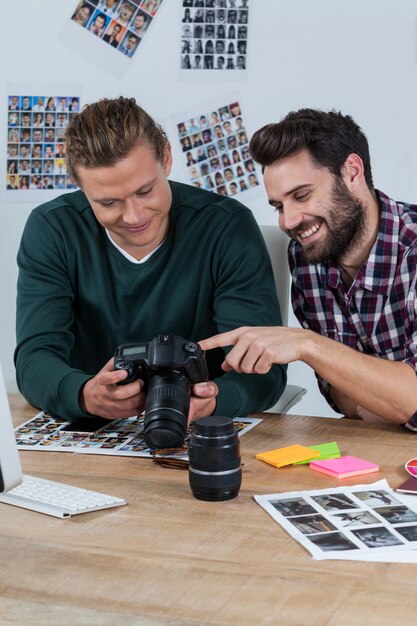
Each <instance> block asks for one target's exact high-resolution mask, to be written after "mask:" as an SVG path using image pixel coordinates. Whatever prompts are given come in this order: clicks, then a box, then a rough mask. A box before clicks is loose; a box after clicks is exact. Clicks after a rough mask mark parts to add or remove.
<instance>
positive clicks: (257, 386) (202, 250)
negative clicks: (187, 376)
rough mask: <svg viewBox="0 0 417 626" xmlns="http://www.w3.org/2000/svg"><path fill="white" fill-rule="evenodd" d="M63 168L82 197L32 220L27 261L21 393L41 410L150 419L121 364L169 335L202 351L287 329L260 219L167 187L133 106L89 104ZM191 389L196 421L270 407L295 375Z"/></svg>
mask: <svg viewBox="0 0 417 626" xmlns="http://www.w3.org/2000/svg"><path fill="white" fill-rule="evenodd" d="M67 165H68V170H69V172H70V174H71V175H72V176H73V178H74V180H75V181H76V183H77V184H78V186H79V188H80V190H81V191H75V192H72V193H68V194H65V195H62V196H60V197H59V198H57V199H55V200H52V201H51V202H48V203H46V204H43V205H41V206H39V207H38V208H36V209H35V210H34V211H33V212H32V213H31V215H30V217H29V219H28V221H27V224H26V227H25V229H24V233H23V236H22V241H21V245H20V249H19V253H18V265H19V280H18V295H17V348H16V352H15V363H16V371H17V381H18V385H19V388H20V390H21V392H22V393H23V395H24V396H25V397H26V398H27V400H28V401H29V402H30V403H31V404H33V405H34V406H37V407H39V408H42V409H43V410H45V411H48V412H51V413H53V414H55V415H59V416H62V417H66V418H70V419H74V418H77V417H80V416H90V415H91V416H92V415H94V416H101V417H104V418H108V419H116V418H121V417H127V416H130V415H135V414H138V413H140V412H141V411H142V410H143V407H144V402H145V394H144V392H143V382H142V381H141V380H136V381H134V382H131V383H129V384H126V385H117V383H118V382H120V381H121V380H123V378H125V377H126V375H127V373H126V372H125V371H114V370H113V354H114V350H115V348H116V346H117V345H119V344H121V343H125V342H139V341H149V340H151V339H152V338H153V337H155V336H156V335H159V334H170V333H172V334H176V335H180V336H182V337H184V338H186V339H190V340H194V341H196V340H200V339H204V338H206V337H210V336H211V335H214V334H216V333H221V332H224V331H228V330H231V329H233V328H237V327H239V326H242V325H248V326H254V325H256V326H258V325H259V326H274V325H277V324H280V323H281V318H280V313H279V307H278V302H277V298H276V293H275V287H274V283H273V278H272V270H271V265H270V262H269V259H268V255H267V251H266V248H265V245H264V243H263V240H262V236H261V234H260V232H259V229H258V227H257V224H256V222H255V220H254V217H253V215H252V213H251V212H250V210H249V209H248V208H246V207H245V206H243V205H242V204H240V203H239V202H236V201H235V200H232V199H229V198H225V197H223V196H218V195H216V194H213V193H211V192H207V191H203V190H200V189H196V188H193V187H190V186H188V185H184V184H180V183H175V182H171V181H168V178H167V177H168V176H169V173H170V170H171V165H172V157H171V149H170V145H169V142H168V139H167V136H166V134H165V133H164V131H163V130H162V129H161V127H160V126H159V125H158V124H156V123H155V122H154V120H153V119H152V118H151V117H149V115H148V114H147V113H146V112H145V111H143V109H141V108H140V107H139V106H138V105H137V104H136V102H135V100H134V99H133V98H122V97H121V98H117V99H103V100H100V101H99V102H96V103H94V104H90V105H88V106H86V107H84V109H83V111H82V112H81V113H79V114H77V115H76V116H75V117H74V118H73V120H72V121H71V123H70V125H69V127H68V130H67ZM223 360H224V352H223V350H220V349H219V350H217V351H216V350H214V351H211V352H210V353H209V354H208V355H207V363H208V368H209V373H210V379H211V380H210V381H209V382H207V383H199V384H197V385H194V387H193V390H192V398H191V406H190V419H195V418H198V417H202V416H206V415H211V414H213V413H214V412H215V413H216V414H218V415H224V416H230V417H233V416H238V415H245V414H248V413H252V412H255V411H260V410H263V409H267V408H268V407H270V406H271V405H273V404H274V403H275V402H276V401H277V399H278V398H279V396H280V395H281V393H282V391H283V389H284V386H285V382H286V370H285V366H282V365H277V366H274V367H273V368H272V369H271V371H270V372H269V374H267V375H266V376H261V375H257V374H251V375H247V374H238V373H236V372H227V373H225V372H223V370H222V369H221V363H222V362H223Z"/></svg>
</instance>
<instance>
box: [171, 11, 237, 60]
mask: <svg viewBox="0 0 417 626" xmlns="http://www.w3.org/2000/svg"><path fill="white" fill-rule="evenodd" d="M248 4H249V0H182V7H183V8H182V25H181V28H182V35H181V69H184V70H245V69H246V54H247V52H246V50H247V39H248V20H249V6H248Z"/></svg>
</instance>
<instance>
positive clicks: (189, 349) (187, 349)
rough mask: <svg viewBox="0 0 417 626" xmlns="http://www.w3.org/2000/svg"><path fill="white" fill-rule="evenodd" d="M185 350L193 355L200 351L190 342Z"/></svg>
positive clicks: (185, 346)
mask: <svg viewBox="0 0 417 626" xmlns="http://www.w3.org/2000/svg"><path fill="white" fill-rule="evenodd" d="M184 350H185V351H186V352H190V353H191V354H193V353H194V352H197V350H198V346H197V344H196V343H194V342H193V341H188V342H187V343H186V344H185V345H184Z"/></svg>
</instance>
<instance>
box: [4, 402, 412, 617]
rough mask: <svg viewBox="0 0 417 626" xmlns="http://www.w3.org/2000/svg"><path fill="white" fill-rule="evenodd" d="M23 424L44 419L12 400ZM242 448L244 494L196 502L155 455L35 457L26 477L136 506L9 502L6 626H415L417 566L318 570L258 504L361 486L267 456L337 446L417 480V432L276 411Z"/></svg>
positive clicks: (29, 455) (184, 481)
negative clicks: (414, 470)
mask: <svg viewBox="0 0 417 626" xmlns="http://www.w3.org/2000/svg"><path fill="white" fill-rule="evenodd" d="M11 406H12V413H13V416H14V423H15V426H17V425H18V424H20V423H21V422H22V421H24V420H25V419H28V418H29V417H31V416H33V415H34V414H35V411H34V409H32V408H31V407H30V406H29V405H27V404H26V403H25V402H24V401H23V400H22V399H21V398H20V397H18V396H12V397H11ZM262 417H263V418H264V420H263V422H262V423H261V424H260V425H259V426H257V427H256V428H254V429H253V430H252V431H250V432H249V433H248V434H246V435H245V436H244V437H243V438H242V439H241V454H242V461H243V463H244V469H243V483H242V489H241V491H240V494H239V496H238V498H236V499H235V500H230V501H228V502H222V503H209V502H202V501H199V500H196V499H194V498H193V497H192V495H191V492H190V489H189V485H188V473H187V472H186V471H182V470H176V469H168V468H164V467H161V466H158V465H156V464H155V463H153V462H152V461H151V460H149V459H137V458H121V457H103V456H95V455H94V456H88V455H75V454H72V453H62V452H57V453H53V452H49V451H48V452H41V451H36V452H31V451H22V452H21V453H20V457H21V460H22V465H23V469H24V471H25V472H26V473H33V474H35V475H38V476H41V477H43V478H49V479H52V480H58V481H61V482H68V483H70V484H74V485H78V486H80V487H86V488H90V489H95V490H97V491H104V492H108V493H110V494H114V495H117V496H122V497H124V498H126V500H128V502H129V504H128V505H127V506H125V507H121V508H117V509H113V510H108V511H98V512H95V513H89V514H86V515H80V516H77V517H74V518H70V519H66V520H61V519H57V518H53V517H49V516H46V515H41V514H38V513H33V512H30V511H26V510H24V509H19V508H17V507H13V506H8V505H0V506H1V515H0V528H1V531H0V545H1V551H0V553H1V568H0V624H11V623H13V624H14V625H20V624H21V625H22V626H23V625H25V626H26V625H27V624H31V625H34V624H36V625H42V626H49V625H50V626H56V625H57V624H63V625H64V626H67V625H71V626H72V625H75V624H76V625H77V626H95V625H98V624H100V625H106V626H118V625H119V624H123V625H126V626H132V625H136V624H140V625H145V626H150V625H153V626H154V625H157V624H169V625H170V626H187V625H198V626H205V625H219V624H222V625H223V624H228V625H237V626H243V625H246V624H261V625H262V626H263V625H269V624H271V625H272V624H274V625H276V624H277V623H281V624H285V626H295V625H297V626H301V625H303V626H304V625H309V626H316V625H317V626H325V625H326V626H336V625H337V626H344V625H346V626H347V625H348V624H349V625H350V624H351V623H354V624H366V625H367V626H372V625H373V624H375V625H376V624H378V626H381V625H385V624H387V625H388V624H389V626H394V625H396V624H404V623H405V622H406V621H409V622H410V623H415V620H416V616H415V608H414V606H413V604H415V602H413V597H414V590H415V584H416V583H415V581H416V578H417V566H415V565H404V564H393V563H391V564H387V563H366V562H349V561H321V562H318V561H313V560H312V558H311V556H310V555H309V554H308V553H307V552H306V551H305V550H304V549H303V548H302V547H301V546H300V545H299V544H298V543H297V542H296V541H295V540H293V539H292V538H291V537H290V536H289V535H288V534H287V533H286V532H285V531H284V530H282V529H281V527H280V526H279V525H278V524H276V523H275V522H274V521H273V520H272V519H271V518H270V517H269V515H267V513H265V512H264V511H263V510H262V509H261V507H260V506H259V505H257V504H256V503H255V502H254V501H253V499H252V495H254V494H262V493H274V492H280V491H290V490H295V489H300V490H304V489H319V488H327V487H331V486H335V485H337V486H339V485H340V484H343V485H350V484H355V482H357V481H355V479H354V478H351V479H347V480H344V481H337V482H336V481H335V479H333V478H330V477H328V476H325V475H324V474H319V473H317V472H312V471H311V470H310V469H309V468H308V467H307V466H300V467H297V468H286V469H281V470H276V469H274V468H273V467H271V466H269V465H266V464H265V463H262V462H260V461H257V460H256V459H255V458H254V457H255V453H256V452H259V451H263V450H268V449H271V448H273V447H280V446H284V445H290V444H291V443H302V444H305V445H308V444H310V445H311V444H315V443H320V442H322V441H332V440H336V441H337V442H338V444H339V446H340V448H341V451H342V453H349V454H354V455H356V456H361V457H364V458H367V459H369V460H372V461H374V462H376V463H379V464H380V467H381V471H380V473H379V474H371V475H369V476H364V477H361V482H373V481H375V480H377V479H378V478H387V479H388V481H389V483H390V485H391V486H392V487H396V486H398V485H399V484H400V483H401V482H402V481H403V480H404V479H405V477H406V476H405V474H404V470H402V469H401V467H402V465H403V464H404V462H405V461H406V460H407V459H409V458H411V457H412V456H414V455H415V450H416V443H417V440H416V439H415V437H417V435H413V434H411V433H410V434H409V433H407V432H403V431H402V430H401V429H400V428H398V427H396V426H395V425H390V424H383V423H379V422H378V423H363V422H358V421H350V420H331V419H324V418H317V417H300V416H290V415H288V416H277V415H271V414H265V415H262Z"/></svg>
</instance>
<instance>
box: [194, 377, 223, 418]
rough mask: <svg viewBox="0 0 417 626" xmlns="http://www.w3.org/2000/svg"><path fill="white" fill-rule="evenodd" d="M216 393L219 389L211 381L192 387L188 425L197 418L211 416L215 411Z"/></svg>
mask: <svg viewBox="0 0 417 626" xmlns="http://www.w3.org/2000/svg"><path fill="white" fill-rule="evenodd" d="M218 393H219V388H218V387H217V385H216V383H213V382H212V381H208V382H206V383H197V384H196V385H194V386H193V388H192V395H191V402H190V413H189V416H188V423H190V422H192V421H194V420H196V419H198V418H199V417H207V416H208V415H212V414H213V413H214V411H215V409H216V396H217V394H218Z"/></svg>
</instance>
